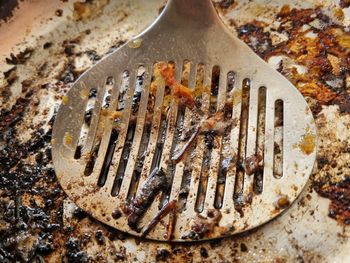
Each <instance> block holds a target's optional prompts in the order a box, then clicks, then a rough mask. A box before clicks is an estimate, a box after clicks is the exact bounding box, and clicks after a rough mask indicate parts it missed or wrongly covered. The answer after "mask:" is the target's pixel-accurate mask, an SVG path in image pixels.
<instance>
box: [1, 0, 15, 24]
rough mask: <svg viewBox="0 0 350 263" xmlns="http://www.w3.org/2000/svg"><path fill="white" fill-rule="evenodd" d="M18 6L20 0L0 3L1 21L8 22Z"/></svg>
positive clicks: (8, 0)
mask: <svg viewBox="0 0 350 263" xmlns="http://www.w3.org/2000/svg"><path fill="white" fill-rule="evenodd" d="M17 6H18V0H7V1H4V2H1V4H0V22H1V21H5V22H7V21H8V20H9V19H10V18H11V17H12V15H13V11H14V9H15V8H16V7H17Z"/></svg>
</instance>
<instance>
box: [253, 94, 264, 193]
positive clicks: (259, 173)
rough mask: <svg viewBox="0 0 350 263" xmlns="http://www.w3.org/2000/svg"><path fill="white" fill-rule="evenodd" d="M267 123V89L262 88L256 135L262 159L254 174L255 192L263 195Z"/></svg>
mask: <svg viewBox="0 0 350 263" xmlns="http://www.w3.org/2000/svg"><path fill="white" fill-rule="evenodd" d="M265 121H266V87H260V88H259V91H258V123H257V135H256V156H259V157H261V161H260V165H261V166H260V165H259V168H258V169H257V170H256V172H255V173H254V192H255V193H256V194H260V193H262V190H263V177H264V169H263V167H264V152H265Z"/></svg>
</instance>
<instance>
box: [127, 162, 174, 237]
mask: <svg viewBox="0 0 350 263" xmlns="http://www.w3.org/2000/svg"><path fill="white" fill-rule="evenodd" d="M168 184H169V182H168V178H167V177H166V174H165V172H164V171H163V169H162V168H160V169H159V168H155V169H154V170H153V171H152V173H151V174H150V176H149V177H148V178H147V180H146V181H145V182H144V184H143V185H142V187H141V189H140V191H139V192H138V193H137V195H136V196H135V198H133V199H132V201H131V202H130V204H126V205H125V206H124V207H123V212H124V213H125V214H126V215H127V216H128V225H129V226H130V228H131V229H133V230H135V231H138V232H139V231H140V229H139V228H138V222H139V221H140V219H141V218H142V216H143V214H144V213H145V212H146V211H147V208H148V207H149V206H150V205H151V204H152V202H153V200H154V198H155V196H156V195H157V194H158V193H159V192H160V191H163V190H166V189H167V187H168Z"/></svg>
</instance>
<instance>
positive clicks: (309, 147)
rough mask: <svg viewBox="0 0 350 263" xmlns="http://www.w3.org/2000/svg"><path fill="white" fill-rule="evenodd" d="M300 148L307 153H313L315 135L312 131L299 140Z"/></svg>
mask: <svg viewBox="0 0 350 263" xmlns="http://www.w3.org/2000/svg"><path fill="white" fill-rule="evenodd" d="M298 146H299V149H300V150H301V151H302V152H303V153H304V154H306V155H309V154H311V153H312V152H313V151H314V150H315V146H316V143H315V135H313V134H311V133H310V132H308V133H306V134H305V135H304V136H303V138H302V140H301V141H300V142H299V145H298Z"/></svg>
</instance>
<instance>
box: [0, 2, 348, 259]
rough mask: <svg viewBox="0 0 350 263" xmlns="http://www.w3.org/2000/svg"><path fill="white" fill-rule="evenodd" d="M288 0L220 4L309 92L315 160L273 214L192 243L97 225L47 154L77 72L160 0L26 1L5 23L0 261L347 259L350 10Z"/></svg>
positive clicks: (154, 10) (0, 50)
mask: <svg viewBox="0 0 350 263" xmlns="http://www.w3.org/2000/svg"><path fill="white" fill-rule="evenodd" d="M285 2H287V1H267V2H264V1H254V2H248V1H247V2H245V1H238V2H235V1H221V2H217V5H216V6H217V7H218V11H219V12H220V14H221V17H222V18H223V20H224V22H225V23H226V24H227V26H228V27H229V28H230V29H231V30H232V32H236V33H237V34H238V36H239V37H240V38H241V39H242V40H243V41H245V42H246V43H247V44H248V45H249V46H250V47H251V48H252V49H253V50H254V51H255V52H256V53H257V54H258V55H260V56H261V57H262V58H263V59H265V60H266V61H267V62H269V63H270V64H271V65H272V66H274V67H275V68H276V70H278V71H280V72H281V73H282V74H283V75H285V76H286V77H287V78H288V79H289V80H290V81H291V82H292V83H293V84H294V85H295V86H296V87H297V88H298V89H299V90H300V91H301V93H302V94H303V95H304V96H305V97H306V99H307V101H308V103H309V106H310V108H311V109H312V111H313V114H314V117H315V119H316V124H317V129H318V137H319V142H318V143H319V149H318V157H317V165H315V168H314V172H313V175H312V176H311V179H310V181H309V183H308V185H307V187H306V189H304V191H303V193H302V195H301V196H300V197H299V198H298V199H297V201H296V202H295V203H294V204H293V205H292V206H291V208H290V209H289V210H288V211H286V212H285V213H283V214H282V215H281V216H280V217H278V218H277V219H275V220H274V221H272V222H270V223H268V224H266V225H264V226H262V227H260V228H258V229H255V230H252V231H251V232H249V233H246V234H244V235H240V236H233V237H229V238H225V239H220V240H215V241H207V242H201V243H196V244H186V243H185V244H165V243H157V242H151V241H143V240H139V239H135V238H133V237H130V236H128V235H126V234H124V233H122V232H119V231H116V230H114V229H111V228H110V227H108V226H106V225H103V224H101V223H99V222H98V221H96V220H94V219H93V218H92V217H90V216H89V215H88V214H86V213H85V212H83V211H82V210H80V209H79V208H77V207H76V206H75V205H74V204H73V202H72V201H71V200H69V199H68V198H67V196H66V195H65V193H64V191H63V190H62V189H61V187H60V185H59V183H58V181H57V179H56V177H55V173H54V171H53V167H52V161H51V149H50V148H51V146H50V145H51V128H52V123H53V121H54V117H55V113H56V111H57V109H58V106H59V105H60V103H61V101H62V99H63V98H64V95H65V94H66V92H67V91H68V90H69V88H70V87H71V85H72V83H73V82H74V80H75V79H76V78H77V77H78V76H79V75H80V74H81V73H82V72H83V71H84V70H86V69H87V68H88V67H89V66H91V65H92V64H93V63H95V62H96V61H98V60H99V59H100V58H101V57H102V56H104V55H105V54H107V53H108V52H111V51H112V50H115V49H116V48H117V47H118V46H120V45H121V44H122V43H124V42H125V41H126V40H127V39H129V38H130V37H131V36H133V35H135V34H137V33H139V32H141V31H142V30H143V29H144V28H145V27H146V26H147V25H149V24H150V23H151V22H152V21H153V20H154V19H155V18H156V16H157V15H158V13H159V9H160V8H161V7H162V5H163V3H162V1H147V2H144V1H125V2H124V1H110V2H108V1H92V2H89V3H88V4H73V3H72V2H69V3H63V2H61V1H57V2H56V1H51V2H50V3H44V1H35V2H33V3H32V2H30V3H29V1H24V2H21V4H20V6H19V7H18V8H16V9H14V10H13V16H11V17H8V19H7V22H6V23H4V22H3V23H2V24H1V26H0V36H1V38H2V39H6V41H2V42H1V44H0V64H1V71H2V74H1V77H0V87H1V90H0V91H1V108H2V110H1V114H0V133H1V141H0V150H1V153H0V158H1V163H0V173H1V177H0V233H1V235H0V248H1V249H0V261H1V262H13V261H19V262H26V261H32V262H42V261H47V262H57V261H61V260H63V261H66V262H113V261H118V260H119V261H124V262H135V261H136V262H145V261H146V262H152V261H169V262H174V261H180V262H181V261H194V262H201V261H204V262H210V261H213V262H241V261H242V262H243V261H254V262H295V261H300V262H303V261H304V262H345V261H346V260H347V259H348V258H349V256H350V255H349V252H348V251H349V249H350V245H349V242H348V237H349V229H348V224H349V223H350V211H349V200H350V196H349V195H350V193H349V192H350V190H349V188H350V180H349V179H348V178H347V174H349V165H348V163H349V161H348V159H349V152H350V151H349V146H348V141H349V137H350V132H349V125H350V118H349V113H350V106H349V103H350V101H349V95H348V91H347V90H348V88H349V87H350V79H349V77H348V74H349V69H350V64H349V63H350V62H349V61H348V59H347V57H348V52H349V50H350V35H348V33H346V28H345V27H346V26H348V24H349V23H350V20H349V17H348V14H349V9H348V7H347V6H346V3H345V1H341V3H340V5H339V4H337V5H335V4H334V3H333V2H332V1H326V2H325V1H323V2H322V3H320V2H318V1H303V2H300V3H299V2H298V1H295V2H294V3H293V4H289V6H286V5H285V4H286V3H285ZM320 4H322V6H320ZM283 6H284V7H283ZM28 10H30V11H28ZM233 18H234V20H233ZM11 53H12V55H11Z"/></svg>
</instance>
